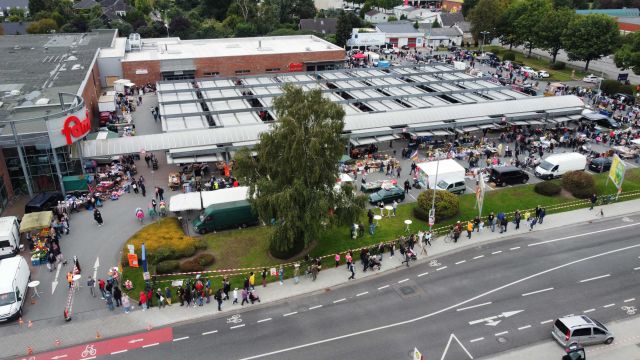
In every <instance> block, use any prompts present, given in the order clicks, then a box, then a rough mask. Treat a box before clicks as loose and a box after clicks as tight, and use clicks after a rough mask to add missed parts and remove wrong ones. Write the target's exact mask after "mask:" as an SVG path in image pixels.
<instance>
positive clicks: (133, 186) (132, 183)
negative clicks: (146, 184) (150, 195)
mask: <svg viewBox="0 0 640 360" xmlns="http://www.w3.org/2000/svg"><path fill="white" fill-rule="evenodd" d="M131 188H132V189H133V193H134V194H137V193H138V191H139V190H138V183H137V182H136V180H135V179H132V180H131Z"/></svg>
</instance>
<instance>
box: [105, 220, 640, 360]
mask: <svg viewBox="0 0 640 360" xmlns="http://www.w3.org/2000/svg"><path fill="white" fill-rule="evenodd" d="M639 226H640V215H630V216H627V217H624V218H615V219H611V220H601V221H597V220H596V221H593V222H592V223H590V224H587V225H579V226H568V227H566V228H562V229H556V230H549V231H544V232H538V233H532V235H531V236H527V235H528V233H527V232H526V230H520V231H519V232H518V234H519V235H518V236H517V237H515V238H512V239H509V240H507V241H496V242H492V243H487V244H485V245H481V246H477V247H475V248H469V249H465V250H462V251H459V252H457V253H453V254H450V255H448V256H444V257H441V258H439V259H437V260H434V261H432V262H431V263H427V264H422V265H418V266H412V267H410V268H409V269H402V270H398V271H394V272H390V273H385V274H382V275H380V276H379V277H378V276H376V277H373V278H370V279H366V280H363V281H355V282H352V283H350V284H348V285H345V286H342V287H340V288H338V289H335V290H331V291H324V292H319V293H315V294H311V295H309V296H304V297H299V298H292V299H290V300H289V301H286V302H281V303H277V304H273V305H268V306H267V305H265V306H260V305H258V306H252V307H251V309H247V310H246V311H239V312H238V314H237V316H235V317H228V315H227V316H225V317H221V318H210V319H207V320H203V321H198V322H193V323H191V322H189V323H184V324H179V325H177V326H175V327H173V341H171V342H165V343H160V344H157V345H156V344H152V345H151V346H146V347H145V348H141V349H138V350H129V351H128V352H123V353H117V354H114V355H111V356H109V358H114V359H130V358H134V357H135V358H136V359H157V358H178V357H183V358H189V359H210V358H212V356H213V357H215V358H220V359H254V358H267V359H301V358H304V359H327V358H334V357H344V356H346V357H348V358H350V359H405V358H406V359H408V358H410V357H409V352H410V351H411V350H412V349H413V348H414V347H417V348H418V349H420V350H421V351H422V353H423V355H424V356H425V358H427V359H465V358H471V357H470V356H468V355H467V354H466V353H467V352H468V353H469V354H470V355H471V356H473V358H479V357H484V356H491V355H492V354H496V353H499V352H502V351H506V350H509V349H513V348H515V347H519V346H523V345H527V344H532V343H536V342H540V341H552V340H551V339H550V334H549V332H550V330H551V326H552V324H551V321H552V320H553V319H555V318H557V317H560V316H564V315H568V314H581V313H587V314H589V316H592V317H594V318H596V319H598V320H600V321H602V322H605V323H606V322H609V321H612V320H616V319H620V318H623V317H628V316H630V315H627V313H626V312H625V311H623V310H622V309H621V307H622V306H636V307H637V306H638V305H639V303H640V301H639V299H636V296H637V289H638V284H639V283H640V260H639V256H640V243H638V241H637V235H636V234H637V231H638V228H639ZM511 231H512V230H511ZM386 261H389V260H388V259H386ZM394 261H395V260H394ZM345 273H346V270H345ZM345 276H346V275H345ZM243 310H244V309H243ZM495 316H497V317H496V318H494V317H495ZM488 318H489V319H488ZM452 334H454V336H455V338H453V337H452ZM616 335H618V336H624V335H625V334H616ZM450 338H452V341H451V344H450V346H449V348H448V350H447V352H446V354H443V352H444V351H445V348H446V347H447V342H448V341H449V339H450ZM458 340H459V342H458ZM560 353H561V349H560V347H558V354H560Z"/></svg>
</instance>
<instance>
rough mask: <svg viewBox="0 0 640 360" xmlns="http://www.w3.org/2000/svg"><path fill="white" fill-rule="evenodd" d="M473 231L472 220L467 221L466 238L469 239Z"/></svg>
mask: <svg viewBox="0 0 640 360" xmlns="http://www.w3.org/2000/svg"><path fill="white" fill-rule="evenodd" d="M472 232H473V221H471V220H469V221H467V238H468V239H471V233H472Z"/></svg>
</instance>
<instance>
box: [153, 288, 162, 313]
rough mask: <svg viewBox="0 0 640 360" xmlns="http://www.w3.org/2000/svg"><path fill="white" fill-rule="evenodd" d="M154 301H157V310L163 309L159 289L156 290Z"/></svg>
mask: <svg viewBox="0 0 640 360" xmlns="http://www.w3.org/2000/svg"><path fill="white" fill-rule="evenodd" d="M155 295H156V299H158V308H159V309H162V308H163V307H164V296H162V290H161V289H160V288H158V289H156V294H155Z"/></svg>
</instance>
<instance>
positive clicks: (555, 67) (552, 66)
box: [549, 61, 566, 70]
mask: <svg viewBox="0 0 640 360" xmlns="http://www.w3.org/2000/svg"><path fill="white" fill-rule="evenodd" d="M565 66H566V64H565V63H563V62H562V61H556V62H552V63H550V64H549V69H551V70H564V68H565Z"/></svg>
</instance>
